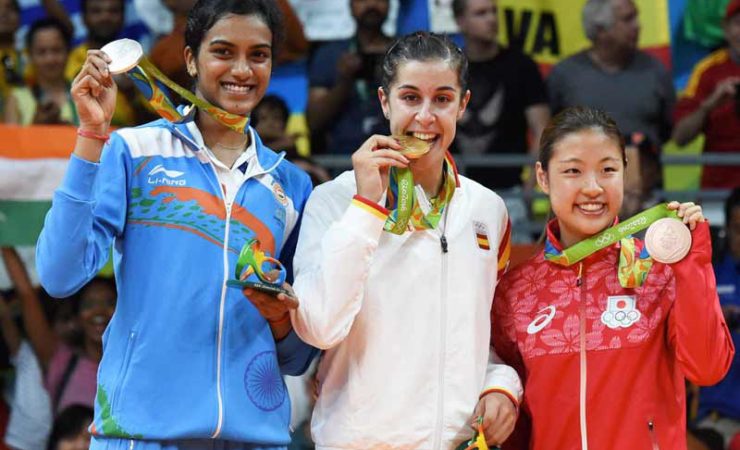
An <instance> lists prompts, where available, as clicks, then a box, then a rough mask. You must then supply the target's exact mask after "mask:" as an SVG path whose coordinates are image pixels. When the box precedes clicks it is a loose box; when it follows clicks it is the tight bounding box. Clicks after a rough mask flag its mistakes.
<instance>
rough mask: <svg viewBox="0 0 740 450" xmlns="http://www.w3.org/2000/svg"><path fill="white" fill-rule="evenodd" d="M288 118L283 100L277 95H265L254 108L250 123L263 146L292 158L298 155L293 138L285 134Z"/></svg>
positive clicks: (286, 107)
mask: <svg viewBox="0 0 740 450" xmlns="http://www.w3.org/2000/svg"><path fill="white" fill-rule="evenodd" d="M289 118H290V111H289V110H288V105H287V104H286V103H285V100H283V99H282V98H280V97H278V96H277V95H266V96H265V98H263V99H262V101H261V102H260V103H259V105H257V107H256V108H254V111H253V112H252V117H251V121H252V126H253V127H254V129H255V130H257V132H258V133H259V134H260V137H261V138H262V142H264V143H265V145H267V146H268V147H270V148H271V149H273V150H275V151H285V152H286V153H287V154H288V156H294V155H296V154H297V153H298V150H296V146H295V138H294V137H293V136H289V135H288V134H287V133H286V130H287V126H288V119H289Z"/></svg>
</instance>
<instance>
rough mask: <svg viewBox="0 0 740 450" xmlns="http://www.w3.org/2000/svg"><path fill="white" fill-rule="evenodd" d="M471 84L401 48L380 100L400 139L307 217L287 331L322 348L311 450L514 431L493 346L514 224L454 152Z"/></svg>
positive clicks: (513, 389) (438, 51) (426, 42)
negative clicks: (464, 171)
mask: <svg viewBox="0 0 740 450" xmlns="http://www.w3.org/2000/svg"><path fill="white" fill-rule="evenodd" d="M466 76H467V61H466V59H465V56H464V55H463V53H462V52H461V51H460V49H459V48H457V47H456V46H455V45H454V44H452V43H451V42H450V41H449V40H448V39H446V38H444V37H441V36H439V35H435V34H429V33H423V32H419V33H416V34H413V35H408V36H405V37H403V38H401V39H399V40H398V41H397V42H396V43H395V44H394V45H393V46H392V47H391V48H390V49H389V50H388V52H387V54H386V56H385V60H384V63H383V84H382V87H380V88H379V89H378V96H379V100H380V102H381V105H382V108H383V111H384V113H385V115H386V117H387V118H388V120H389V122H390V129H391V132H392V134H393V135H392V136H379V135H376V136H372V137H370V138H369V139H368V140H367V141H365V143H364V144H363V145H362V146H361V147H360V148H359V149H358V150H357V151H356V152H355V153H354V154H353V156H352V164H353V168H354V170H353V171H350V172H345V173H344V174H342V175H340V176H339V177H337V178H336V179H335V180H333V181H331V182H328V183H325V184H323V185H321V186H319V187H317V189H316V190H315V191H314V193H313V194H312V196H311V198H310V199H309V202H308V204H307V206H306V212H305V215H304V218H303V225H302V229H301V234H300V237H299V243H298V249H297V251H296V257H295V260H294V267H295V271H296V279H295V284H294V288H295V292H296V296H297V297H298V298H299V299H300V301H301V305H300V307H299V308H297V309H296V310H291V317H292V320H293V326H294V328H295V330H296V332H297V333H298V335H299V336H300V337H301V338H302V339H303V340H304V341H305V342H307V343H310V344H311V345H314V346H316V347H318V348H321V349H323V350H324V355H323V357H322V359H321V362H320V364H319V369H318V381H319V393H318V399H317V403H316V407H315V409H314V414H313V418H312V434H313V437H314V440H315V442H316V445H317V448H319V449H323V448H342V449H363V450H367V449H375V448H384V449H385V448H406V449H450V448H455V447H457V446H458V445H460V444H463V448H464V447H465V446H466V445H467V442H468V441H469V440H470V439H471V438H472V437H473V435H474V434H475V433H476V431H478V432H479V433H480V432H482V433H483V434H484V435H485V440H487V441H488V442H489V443H491V444H499V443H501V442H503V441H504V439H505V438H506V437H507V436H508V434H509V433H510V432H511V430H512V428H513V425H514V422H515V420H516V415H517V405H518V402H519V400H520V398H521V394H522V391H521V384H520V382H519V378H518V376H517V375H516V373H515V372H514V370H513V369H512V368H510V367H508V366H505V365H503V364H500V363H499V361H498V358H497V356H496V354H495V352H494V351H493V349H491V348H490V347H489V344H488V343H489V333H490V324H491V322H490V321H491V318H490V309H491V301H492V298H493V293H494V289H495V287H496V283H497V280H498V276H499V274H500V273H502V272H503V270H504V269H505V267H506V263H507V260H508V251H509V236H510V230H509V220H508V216H507V213H506V209H505V207H504V203H503V201H502V200H501V198H500V197H499V196H497V195H496V194H494V193H493V192H492V191H490V190H488V189H486V188H484V187H483V186H481V185H479V184H477V183H475V182H474V181H472V180H469V179H467V178H465V177H463V176H460V175H459V174H458V173H457V171H456V169H455V163H454V161H453V160H452V157H451V155H450V154H449V152H448V148H449V146H450V144H451V143H452V140H453V139H454V136H455V125H456V122H457V120H459V118H460V117H461V116H462V114H463V112H464V111H465V107H466V105H467V103H468V99H469V98H470V92H469V91H468V90H467V89H466ZM479 437H480V436H479ZM481 441H482V440H481V439H478V442H481Z"/></svg>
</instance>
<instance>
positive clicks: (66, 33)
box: [26, 17, 72, 51]
mask: <svg viewBox="0 0 740 450" xmlns="http://www.w3.org/2000/svg"><path fill="white" fill-rule="evenodd" d="M49 28H55V29H57V30H59V33H61V34H62V39H63V40H64V45H65V46H66V47H67V50H69V49H70V48H71V47H72V32H71V31H70V30H69V29H68V28H67V27H65V26H64V24H63V23H62V22H61V21H59V20H57V19H55V18H53V17H44V18H43V19H39V20H37V21H35V22H34V23H32V24H31V26H30V27H29V28H28V32H27V33H26V50H27V51H31V45H32V44H33V40H34V38H35V37H36V34H37V33H38V32H39V31H41V30H46V29H49Z"/></svg>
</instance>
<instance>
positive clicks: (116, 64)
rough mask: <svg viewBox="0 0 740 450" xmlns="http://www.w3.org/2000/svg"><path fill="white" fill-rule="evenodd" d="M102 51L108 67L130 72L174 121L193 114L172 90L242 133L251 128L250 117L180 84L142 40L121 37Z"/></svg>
mask: <svg viewBox="0 0 740 450" xmlns="http://www.w3.org/2000/svg"><path fill="white" fill-rule="evenodd" d="M100 51H101V52H102V53H104V54H105V55H107V57H108V61H109V62H108V67H107V71H109V72H110V73H111V74H114V75H115V74H119V73H126V75H128V76H129V77H130V78H131V79H132V80H133V81H134V84H135V85H136V87H137V89H138V90H139V91H140V92H141V93H142V94H143V95H144V97H145V98H146V99H147V101H148V102H149V104H150V105H151V106H152V108H154V110H155V111H156V112H157V114H159V115H160V116H161V117H163V118H165V119H167V120H169V121H170V122H182V121H186V120H188V118H189V117H190V116H189V115H183V114H182V113H181V112H180V111H178V110H177V107H176V106H175V104H174V103H173V102H172V100H171V99H170V98H169V96H168V90H172V91H174V92H176V93H177V94H179V95H180V96H181V97H182V98H184V99H186V100H188V101H189V102H190V103H192V104H193V105H194V106H197V107H198V108H199V109H201V110H203V111H205V112H206V113H208V114H209V115H210V116H211V117H213V118H214V119H215V120H216V121H217V122H219V123H221V124H222V125H224V126H226V127H228V128H230V129H232V130H234V131H236V132H239V133H246V132H247V130H248V128H249V117H245V116H240V115H237V114H232V113H229V112H227V111H224V110H223V109H221V108H218V107H216V106H213V105H211V104H210V103H208V102H207V101H205V100H203V99H201V98H199V97H197V96H196V95H195V94H193V93H192V92H190V91H188V90H187V89H185V88H183V87H181V86H179V85H177V84H176V83H175V82H174V81H172V80H170V79H169V78H167V76H166V75H165V74H163V73H162V72H161V71H160V70H159V69H157V67H156V66H155V65H154V64H152V63H151V62H150V61H149V60H148V59H147V58H146V57H145V56H144V51H143V49H142V48H141V45H140V44H139V43H138V42H136V41H133V40H131V39H119V40H117V41H113V42H110V43H108V44H106V45H105V46H104V47H103V48H101V49H100Z"/></svg>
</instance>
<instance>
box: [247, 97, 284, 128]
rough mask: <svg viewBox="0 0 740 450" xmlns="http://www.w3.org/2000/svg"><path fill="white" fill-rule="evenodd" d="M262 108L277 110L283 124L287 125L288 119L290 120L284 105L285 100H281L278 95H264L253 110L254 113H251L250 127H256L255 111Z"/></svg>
mask: <svg viewBox="0 0 740 450" xmlns="http://www.w3.org/2000/svg"><path fill="white" fill-rule="evenodd" d="M262 108H273V109H276V110H278V112H279V113H280V117H281V118H282V119H283V122H285V123H286V124H287V123H288V119H289V118H290V110H289V109H288V104H287V103H285V100H283V99H282V97H280V96H279V95H275V94H270V95H265V96H264V98H263V99H262V101H260V102H259V104H258V105H257V107H256V108H254V111H253V112H252V125H253V126H256V125H257V122H256V119H257V111H258V110H260V109H262Z"/></svg>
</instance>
